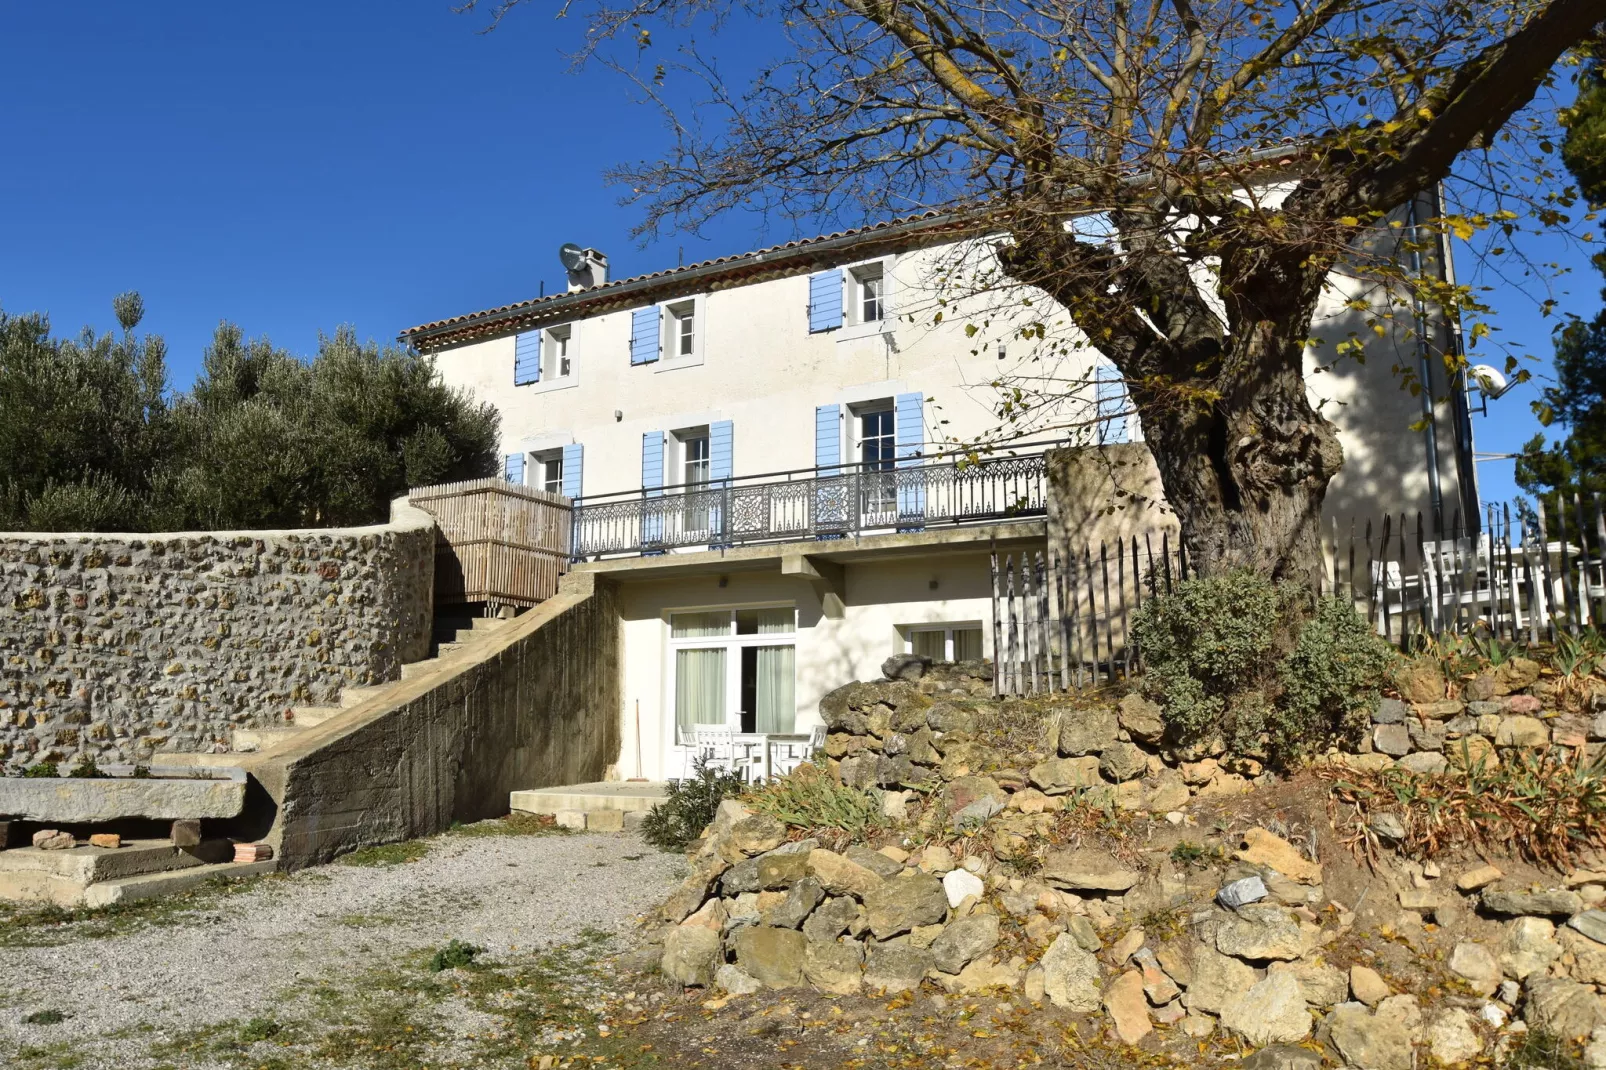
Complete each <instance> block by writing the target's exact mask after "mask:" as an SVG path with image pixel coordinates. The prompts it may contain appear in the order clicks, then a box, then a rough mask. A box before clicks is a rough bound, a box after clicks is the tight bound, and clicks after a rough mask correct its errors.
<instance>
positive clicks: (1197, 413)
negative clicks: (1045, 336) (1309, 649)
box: [1000, 228, 1343, 591]
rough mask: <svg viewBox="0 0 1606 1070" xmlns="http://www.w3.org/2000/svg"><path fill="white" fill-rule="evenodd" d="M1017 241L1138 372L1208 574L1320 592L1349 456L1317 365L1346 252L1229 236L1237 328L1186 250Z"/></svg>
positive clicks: (1128, 376)
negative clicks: (1316, 402) (1314, 389)
mask: <svg viewBox="0 0 1606 1070" xmlns="http://www.w3.org/2000/svg"><path fill="white" fill-rule="evenodd" d="M1135 229H1139V230H1140V229H1141V228H1135ZM1016 238H1017V241H1016V244H1014V245H1012V246H1009V247H1006V248H1004V249H1002V250H1000V255H1001V259H1002V261H1003V263H1004V266H1005V270H1006V271H1007V272H1009V273H1010V275H1011V276H1012V277H1014V278H1015V279H1017V280H1018V281H1020V282H1023V283H1028V284H1030V285H1033V286H1036V287H1038V288H1040V289H1044V290H1046V291H1047V292H1048V293H1049V294H1050V295H1051V296H1053V297H1055V298H1056V299H1057V300H1059V301H1060V303H1061V304H1063V305H1064V306H1065V307H1066V308H1067V309H1069V310H1070V311H1071V315H1072V319H1073V320H1074V321H1075V322H1076V323H1077V325H1078V326H1079V327H1081V328H1082V329H1083V331H1084V332H1085V333H1086V334H1087V335H1088V338H1089V340H1090V341H1091V342H1092V344H1093V345H1094V346H1095V347H1096V348H1098V349H1099V351H1100V352H1102V353H1103V354H1104V355H1105V356H1107V357H1108V358H1109V359H1110V360H1111V361H1112V362H1113V363H1114V364H1115V366H1116V367H1117V368H1119V369H1120V371H1121V373H1122V375H1123V377H1124V378H1125V380H1126V382H1127V385H1128V389H1129V391H1130V394H1131V398H1132V403H1133V407H1134V410H1135V411H1136V413H1137V415H1138V417H1139V419H1140V420H1141V421H1142V423H1143V433H1144V438H1145V441H1146V444H1147V446H1148V448H1149V452H1150V454H1151V455H1152V456H1153V457H1154V460H1155V464H1156V466H1157V467H1158V469H1159V473H1160V479H1161V484H1162V486H1163V487H1164V488H1165V493H1166V498H1167V501H1168V504H1169V505H1170V507H1171V509H1172V510H1173V511H1175V513H1176V514H1177V518H1178V520H1179V522H1180V525H1181V529H1182V538H1183V542H1184V544H1185V545H1186V547H1187V550H1188V553H1189V555H1190V557H1191V558H1192V562H1193V564H1194V566H1196V568H1197V569H1198V571H1199V572H1201V573H1203V574H1206V575H1209V574H1215V573H1220V572H1223V571H1227V570H1231V569H1236V568H1250V569H1254V570H1255V571H1257V572H1260V573H1262V574H1265V575H1269V576H1271V577H1273V578H1276V579H1280V580H1289V581H1293V582H1295V583H1298V584H1300V585H1302V586H1304V587H1306V588H1308V589H1310V590H1312V591H1315V590H1317V589H1319V588H1320V586H1321V582H1322V576H1323V564H1322V554H1321V515H1322V501H1323V498H1324V497H1325V495H1326V492H1327V486H1328V484H1329V483H1330V482H1331V481H1332V479H1333V477H1334V476H1335V475H1336V474H1337V473H1338V470H1339V468H1340V467H1341V466H1342V465H1343V451H1342V449H1341V448H1340V446H1339V442H1338V436H1337V432H1336V430H1335V428H1334V427H1333V425H1332V423H1331V422H1329V421H1328V420H1327V419H1326V418H1325V417H1323V416H1322V415H1321V414H1320V413H1318V412H1317V411H1316V409H1315V407H1314V406H1312V405H1311V403H1310V398H1309V395H1308V393H1307V391H1306V385H1305V369H1304V359H1305V342H1306V339H1307V338H1308V337H1309V331H1310V322H1311V317H1312V315H1313V314H1314V311H1315V307H1316V301H1317V298H1318V297H1319V296H1320V293H1321V287H1322V283H1323V281H1324V279H1325V278H1326V276H1327V272H1328V270H1329V267H1330V258H1329V257H1326V256H1321V255H1317V254H1315V252H1314V251H1313V247H1312V246H1305V245H1302V243H1298V242H1288V241H1287V240H1286V236H1284V238H1283V240H1282V241H1280V242H1278V243H1269V242H1268V243H1265V244H1260V243H1257V242H1255V241H1253V240H1252V238H1248V237H1242V238H1239V239H1236V240H1232V241H1229V242H1225V243H1223V244H1222V246H1221V247H1222V250H1223V251H1222V255H1221V265H1220V269H1219V271H1220V279H1221V282H1220V285H1219V287H1218V291H1217V292H1218V293H1219V294H1220V296H1221V298H1222V300H1223V302H1224V303H1225V306H1226V322H1225V323H1223V322H1222V321H1221V318H1220V317H1219V315H1217V314H1216V313H1215V312H1213V311H1211V310H1210V308H1209V307H1208V306H1207V305H1206V303H1205V302H1204V300H1203V298H1202V295H1201V294H1200V293H1199V291H1198V289H1197V287H1196V285H1195V284H1194V283H1193V282H1192V280H1191V278H1190V277H1189V276H1188V273H1187V266H1186V263H1185V262H1184V260H1183V259H1182V258H1179V257H1178V256H1177V255H1176V251H1175V249H1174V248H1168V249H1164V250H1162V249H1160V248H1158V247H1156V248H1153V249H1148V250H1146V249H1144V248H1143V240H1142V239H1141V238H1139V239H1137V240H1134V241H1132V242H1131V243H1129V244H1128V245H1127V247H1126V248H1125V249H1124V250H1123V252H1122V254H1121V255H1120V257H1119V260H1120V262H1119V264H1115V263H1113V262H1112V259H1111V258H1113V257H1115V255H1116V254H1114V253H1112V252H1110V251H1108V250H1097V249H1094V248H1091V247H1089V246H1088V245H1087V244H1086V243H1081V242H1077V241H1076V240H1075V239H1074V238H1072V237H1070V236H1069V235H1066V236H1060V235H1056V234H1045V233H1044V232H1042V231H1041V230H1033V231H1031V232H1029V233H1021V234H1017V235H1016ZM1111 278H1114V279H1116V280H1117V283H1116V292H1115V293H1114V294H1111V293H1109V292H1107V291H1108V290H1109V288H1110V287H1109V282H1108V280H1109V279H1111ZM1084 280H1092V281H1084Z"/></svg>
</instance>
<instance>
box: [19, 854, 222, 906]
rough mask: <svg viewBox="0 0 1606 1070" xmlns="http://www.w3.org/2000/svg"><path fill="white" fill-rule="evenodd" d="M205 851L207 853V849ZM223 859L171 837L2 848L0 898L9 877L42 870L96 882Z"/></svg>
mask: <svg viewBox="0 0 1606 1070" xmlns="http://www.w3.org/2000/svg"><path fill="white" fill-rule="evenodd" d="M208 846H210V845H208ZM201 853H202V854H203V855H205V854H206V853H207V852H201ZM219 860H220V855H219V854H218V853H217V852H212V853H211V857H210V858H205V857H203V858H197V857H196V855H195V853H192V852H190V851H183V850H180V849H179V848H177V847H174V846H173V844H172V842H171V841H170V840H126V841H124V843H123V845H122V846H121V847H112V848H105V847H90V846H89V845H88V844H85V845H83V846H81V847H74V848H72V849H71V850H67V851H42V850H40V849H39V848H37V847H16V848H13V849H11V850H9V851H0V898H4V897H6V896H5V881H6V878H7V877H9V876H12V875H14V874H21V873H42V874H45V875H47V876H49V877H52V878H59V879H61V880H66V881H74V882H77V883H79V884H93V883H95V882H97V881H108V880H117V879H119V878H121V877H136V876H141V875H144V874H147V873H165V872H167V871H169V870H175V869H189V868H192V867H194V866H199V865H202V864H204V863H205V862H206V861H212V862H216V861H219Z"/></svg>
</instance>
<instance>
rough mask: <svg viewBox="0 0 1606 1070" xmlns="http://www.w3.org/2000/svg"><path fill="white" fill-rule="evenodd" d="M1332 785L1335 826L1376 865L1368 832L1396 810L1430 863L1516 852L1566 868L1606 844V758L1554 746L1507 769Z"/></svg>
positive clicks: (1356, 774) (1387, 775)
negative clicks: (1469, 851)
mask: <svg viewBox="0 0 1606 1070" xmlns="http://www.w3.org/2000/svg"><path fill="white" fill-rule="evenodd" d="M1316 775H1317V776H1318V777H1320V778H1322V779H1324V780H1327V781H1330V782H1331V784H1332V787H1331V791H1330V794H1329V802H1328V808H1329V812H1330V814H1331V816H1332V819H1333V827H1334V828H1335V829H1338V830H1340V833H1341V834H1344V835H1345V836H1346V842H1347V843H1348V844H1349V846H1350V847H1351V848H1352V849H1355V850H1358V851H1364V852H1365V853H1366V855H1367V856H1368V857H1369V858H1372V859H1374V860H1375V858H1376V855H1377V846H1378V838H1377V833H1376V832H1374V831H1373V830H1372V829H1371V827H1370V825H1371V821H1372V819H1373V818H1374V817H1375V816H1377V815H1379V814H1383V813H1392V814H1393V815H1395V816H1396V817H1398V818H1399V819H1400V821H1401V822H1402V823H1403V824H1404V826H1405V839H1404V841H1403V843H1402V848H1403V849H1404V850H1405V851H1406V852H1407V853H1408V854H1411V855H1414V856H1417V857H1422V858H1430V857H1433V856H1435V855H1437V854H1439V853H1440V852H1442V851H1445V850H1447V849H1450V848H1456V847H1471V848H1473V849H1474V850H1477V851H1479V852H1480V853H1485V852H1496V853H1501V854H1505V853H1509V852H1510V851H1512V850H1513V849H1514V850H1516V851H1517V852H1518V853H1519V854H1520V855H1521V856H1523V857H1524V858H1527V859H1528V860H1529V861H1532V862H1534V863H1537V864H1540V865H1548V866H1553V867H1556V868H1558V869H1561V868H1570V867H1571V866H1572V864H1573V853H1574V852H1575V851H1577V850H1579V849H1581V848H1585V847H1600V846H1603V845H1606V761H1602V760H1596V761H1593V762H1586V761H1584V760H1583V759H1582V757H1581V753H1575V752H1573V751H1571V750H1569V749H1567V748H1564V747H1552V748H1550V749H1549V750H1547V751H1544V752H1542V753H1538V754H1533V753H1528V752H1520V751H1519V752H1514V753H1513V754H1512V755H1511V756H1510V757H1509V758H1507V760H1506V761H1505V762H1504V763H1502V764H1489V765H1485V764H1483V763H1474V765H1473V766H1472V767H1471V768H1469V769H1468V770H1467V771H1466V772H1464V773H1462V772H1452V773H1447V774H1443V775H1440V776H1431V777H1427V776H1417V775H1415V774H1413V773H1411V772H1409V771H1407V770H1404V769H1399V768H1393V769H1385V770H1383V771H1381V772H1377V773H1365V772H1360V771H1358V770H1353V769H1321V770H1317V771H1316Z"/></svg>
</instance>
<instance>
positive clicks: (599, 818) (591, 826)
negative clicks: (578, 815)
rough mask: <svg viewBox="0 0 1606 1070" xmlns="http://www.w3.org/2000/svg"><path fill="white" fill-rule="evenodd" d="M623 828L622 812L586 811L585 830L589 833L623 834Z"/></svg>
mask: <svg viewBox="0 0 1606 1070" xmlns="http://www.w3.org/2000/svg"><path fill="white" fill-rule="evenodd" d="M624 827H625V812H624V811H623V810H588V811H586V828H587V829H588V830H589V831H591V832H623V831H624Z"/></svg>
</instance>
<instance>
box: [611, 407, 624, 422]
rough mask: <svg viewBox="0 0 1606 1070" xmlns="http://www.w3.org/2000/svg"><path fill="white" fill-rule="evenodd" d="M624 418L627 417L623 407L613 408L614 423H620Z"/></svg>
mask: <svg viewBox="0 0 1606 1070" xmlns="http://www.w3.org/2000/svg"><path fill="white" fill-rule="evenodd" d="M624 418H625V411H624V410H623V409H614V410H613V422H614V423H618V422H619V421H620V420H623V419H624Z"/></svg>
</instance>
